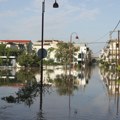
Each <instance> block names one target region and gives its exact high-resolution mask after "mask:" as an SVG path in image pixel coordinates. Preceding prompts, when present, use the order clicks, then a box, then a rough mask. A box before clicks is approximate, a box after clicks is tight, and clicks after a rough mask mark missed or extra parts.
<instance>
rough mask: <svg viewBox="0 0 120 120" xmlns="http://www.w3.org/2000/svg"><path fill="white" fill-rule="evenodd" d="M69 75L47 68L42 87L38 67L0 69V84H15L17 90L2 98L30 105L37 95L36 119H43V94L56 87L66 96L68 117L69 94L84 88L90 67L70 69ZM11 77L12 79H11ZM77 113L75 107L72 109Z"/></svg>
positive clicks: (63, 71) (10, 101)
mask: <svg viewBox="0 0 120 120" xmlns="http://www.w3.org/2000/svg"><path fill="white" fill-rule="evenodd" d="M71 73H72V74H71V75H69V74H68V73H67V72H65V70H64V69H61V68H60V69H58V68H54V69H53V68H52V69H51V68H47V69H45V70H44V72H43V76H44V81H43V87H40V86H41V85H40V72H39V69H21V70H19V71H18V70H16V69H10V70H1V71H0V85H1V86H8V85H9V86H15V87H18V88H19V89H18V91H17V92H15V95H8V96H3V97H2V100H5V101H7V102H9V103H20V104H21V103H25V104H26V105H27V106H29V107H31V106H32V105H33V104H34V102H35V101H36V99H35V98H36V97H37V98H38V97H39V112H38V113H37V117H36V119H37V120H45V119H46V118H45V116H44V112H43V101H44V99H43V95H46V94H50V89H51V88H52V87H55V88H56V91H57V93H58V94H59V95H60V96H67V97H68V109H69V117H70V115H71V109H72V107H71V96H73V95H74V92H75V91H78V90H79V88H80V87H81V88H84V89H85V88H86V86H87V85H88V83H89V79H90V78H91V68H90V67H88V68H87V69H77V70H72V71H71ZM11 78H12V79H11ZM74 114H77V109H75V110H74Z"/></svg>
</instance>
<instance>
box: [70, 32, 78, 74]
mask: <svg viewBox="0 0 120 120" xmlns="http://www.w3.org/2000/svg"><path fill="white" fill-rule="evenodd" d="M74 34H75V35H76V36H75V39H79V37H78V35H77V33H76V32H73V33H71V35H70V46H69V52H70V53H69V54H70V58H69V59H70V62H69V64H70V68H69V75H71V66H72V61H73V60H72V36H73V35H74Z"/></svg>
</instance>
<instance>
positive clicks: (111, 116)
mask: <svg viewBox="0 0 120 120" xmlns="http://www.w3.org/2000/svg"><path fill="white" fill-rule="evenodd" d="M8 73H10V74H9V76H7V77H6V76H5V74H8ZM39 73H40V72H39V70H37V71H35V70H34V71H32V72H30V70H28V71H21V70H19V71H14V70H12V71H9V72H8V71H4V70H1V71H0V76H1V77H0V98H1V99H0V120H119V119H120V105H119V102H120V100H119V95H120V93H119V83H120V82H119V80H117V79H118V78H119V74H118V73H115V72H108V71H105V70H100V69H99V67H97V66H93V67H91V68H86V69H82V70H76V71H72V72H71V74H73V75H74V76H71V77H69V78H67V75H64V74H65V71H63V70H62V69H58V68H54V69H53V68H52V69H51V70H46V71H44V83H45V84H46V85H45V86H44V87H43V88H42V89H43V92H42V94H33V93H35V89H32V90H33V91H34V92H31V93H32V94H31V93H30V94H31V95H30V96H29V97H26V99H24V100H23V99H19V101H17V102H12V103H11V102H9V103H8V102H7V101H6V100H4V99H2V98H3V97H6V96H10V95H11V96H14V97H15V96H16V93H18V91H20V90H23V88H25V87H26V84H29V86H31V85H33V84H34V83H36V82H35V81H37V82H39V79H40V76H39ZM3 74H4V75H3ZM71 78H72V79H71ZM24 90H27V89H24ZM29 91H30V90H29ZM37 92H38V91H37ZM26 93H27V92H26ZM38 93H40V92H38Z"/></svg>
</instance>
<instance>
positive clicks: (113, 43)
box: [99, 39, 120, 64]
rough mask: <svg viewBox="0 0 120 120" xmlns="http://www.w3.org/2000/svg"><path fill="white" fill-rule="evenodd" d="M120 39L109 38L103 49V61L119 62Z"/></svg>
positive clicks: (101, 56) (101, 55)
mask: <svg viewBox="0 0 120 120" xmlns="http://www.w3.org/2000/svg"><path fill="white" fill-rule="evenodd" d="M119 44H120V41H118V40H117V39H114V40H109V42H108V43H107V45H106V47H105V48H104V49H102V51H101V54H100V56H99V57H100V59H101V60H102V61H103V62H107V63H109V64H119V62H120V61H119V58H120V48H119Z"/></svg>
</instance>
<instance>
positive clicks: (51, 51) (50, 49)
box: [32, 40, 62, 61]
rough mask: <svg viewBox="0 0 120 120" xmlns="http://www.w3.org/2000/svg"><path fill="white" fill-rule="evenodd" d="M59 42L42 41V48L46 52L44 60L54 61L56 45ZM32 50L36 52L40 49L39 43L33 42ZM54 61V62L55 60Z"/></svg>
mask: <svg viewBox="0 0 120 120" xmlns="http://www.w3.org/2000/svg"><path fill="white" fill-rule="evenodd" d="M59 42H62V41H59V40H44V41H43V48H44V49H46V50H47V58H46V59H54V60H55V49H56V48H57V44H58V43H59ZM32 49H33V50H35V51H36V53H37V52H38V50H39V49H41V41H37V42H33V45H32ZM55 61H56V60H55Z"/></svg>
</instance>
